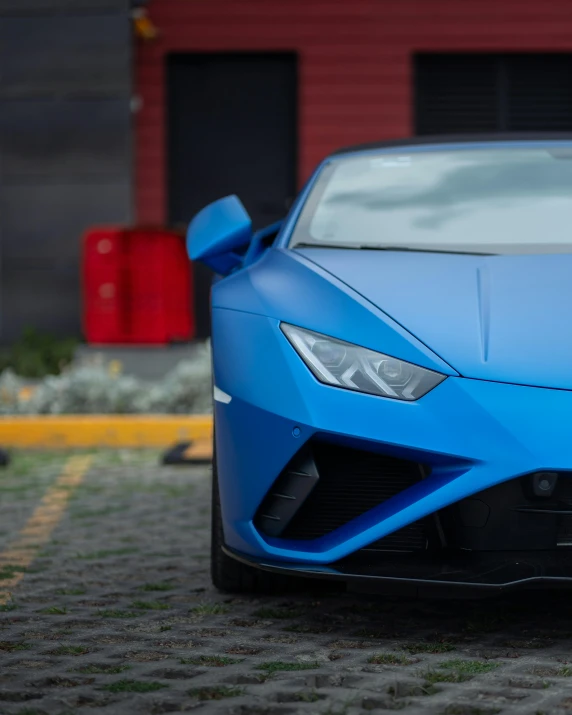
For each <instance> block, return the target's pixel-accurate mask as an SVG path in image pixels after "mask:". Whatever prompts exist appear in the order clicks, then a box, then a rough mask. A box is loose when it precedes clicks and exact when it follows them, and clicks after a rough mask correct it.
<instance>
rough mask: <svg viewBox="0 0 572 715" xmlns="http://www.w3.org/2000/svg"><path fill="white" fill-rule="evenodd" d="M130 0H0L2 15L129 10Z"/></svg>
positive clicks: (0, 13)
mask: <svg viewBox="0 0 572 715" xmlns="http://www.w3.org/2000/svg"><path fill="white" fill-rule="evenodd" d="M129 5H130V2H129V0H0V15H29V14H32V13H41V14H54V13H61V12H68V13H73V14H78V13H81V12H113V11H115V12H127V10H128V9H129Z"/></svg>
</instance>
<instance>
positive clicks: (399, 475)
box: [255, 442, 426, 551]
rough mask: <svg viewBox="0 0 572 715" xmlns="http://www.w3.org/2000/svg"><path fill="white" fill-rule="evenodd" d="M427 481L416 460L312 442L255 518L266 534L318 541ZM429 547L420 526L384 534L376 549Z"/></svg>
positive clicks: (288, 470)
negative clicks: (415, 485) (406, 490)
mask: <svg viewBox="0 0 572 715" xmlns="http://www.w3.org/2000/svg"><path fill="white" fill-rule="evenodd" d="M423 477H424V467H422V465H420V464H418V463H417V462H412V461H409V460H406V459H398V458H396V457H391V456H388V455H385V454H378V453H375V452H369V451H364V450H360V449H354V448H350V447H343V446H340V445H334V444H328V443H325V442H313V443H312V444H311V446H310V448H309V449H307V450H305V451H304V452H303V453H302V454H301V455H300V457H299V458H297V459H295V460H293V461H292V462H291V463H290V464H289V465H288V467H287V468H286V469H285V470H284V471H283V472H282V474H281V475H280V476H279V477H278V479H277V480H276V482H275V483H274V485H273V486H272V488H271V489H270V490H269V492H268V494H267V496H266V498H265V500H264V502H263V504H262V506H261V508H260V509H259V510H258V513H257V515H256V518H255V525H256V526H257V528H258V529H259V530H260V531H261V532H262V533H263V534H266V535H268V536H280V537H281V538H287V539H299V540H310V539H317V538H319V537H321V536H324V535H325V534H329V533H330V532H332V531H335V530H336V529H338V528H339V527H341V526H343V525H344V524H347V523H348V522H349V521H351V520H352V519H355V518H356V517H358V516H361V515H362V514H364V513H365V512H367V511H369V510H370V509H373V508H374V507H376V506H378V505H379V504H382V503H383V502H384V501H387V500H388V499H391V498H392V497H394V496H396V495H397V494H399V493H400V492H402V491H404V490H405V489H407V488H408V487H411V486H413V485H414V484H416V483H417V482H419V481H420V480H421V479H423ZM425 546H426V537H425V528H424V524H423V523H422V522H416V523H414V524H410V525H409V526H407V527H405V528H404V529H400V530H399V531H397V532H395V533H393V534H390V535H389V536H386V537H385V538H384V539H381V540H379V541H377V542H376V543H375V544H372V545H371V546H370V547H368V548H371V549H374V550H384V551H385V550H389V551H393V550H396V551H412V550H419V549H424V548H425Z"/></svg>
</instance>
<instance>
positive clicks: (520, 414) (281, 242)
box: [190, 139, 572, 590]
mask: <svg viewBox="0 0 572 715" xmlns="http://www.w3.org/2000/svg"><path fill="white" fill-rule="evenodd" d="M404 146H406V147H407V154H408V155H412V154H414V153H416V152H427V151H434V150H435V148H436V147H438V146H439V144H438V143H435V142H428V143H418V144H413V145H397V146H387V147H380V148H373V149H366V150H361V149H356V150H355V154H356V155H360V156H365V155H369V154H371V155H372V156H380V155H391V154H392V153H401V154H403V151H404V148H403V147H404ZM489 146H494V147H497V148H498V147H499V146H500V147H511V148H513V147H520V146H525V147H530V146H538V147H544V146H557V147H571V146H572V143H571V142H570V141H569V140H567V139H559V140H545V139H536V140H519V141H515V140H507V141H502V142H499V141H494V142H491V143H489V142H486V141H485V142H480V143H479V144H478V148H476V149H475V143H474V142H462V141H459V142H456V143H449V144H448V145H447V148H448V149H449V150H458V149H459V150H463V149H466V148H469V147H470V148H472V149H474V150H475V151H479V150H480V149H481V148H487V147H489ZM348 155H352V152H349V153H348ZM346 156H347V155H346ZM335 160H336V157H334V158H333V159H328V160H326V162H325V163H324V164H323V165H322V166H320V167H318V169H317V171H316V173H315V175H314V177H312V179H310V181H309V183H308V185H307V187H306V188H305V189H304V191H303V192H302V193H301V194H300V196H299V197H298V199H297V201H296V203H295V204H294V206H293V207H292V210H291V212H290V214H289V216H288V217H287V218H286V219H285V221H284V222H283V223H282V225H281V227H280V229H279V232H278V236H277V238H276V239H275V240H274V241H273V243H272V244H271V245H270V246H265V245H264V242H263V241H261V240H260V237H259V238H258V240H257V239H256V236H255V239H254V241H253V243H251V244H250V247H249V248H248V249H247V250H246V251H245V252H243V254H242V255H243V256H246V259H245V260H243V261H242V263H239V264H237V265H236V266H235V267H234V269H233V270H231V272H230V273H228V275H226V277H224V278H223V279H221V280H219V281H217V282H216V283H215V284H214V285H213V289H212V345H213V372H214V384H215V401H214V419H215V425H216V455H217V467H218V485H219V493H220V509H221V513H222V523H223V530H224V547H223V548H224V550H225V553H226V555H227V556H229V557H230V558H234V559H238V560H240V561H241V562H242V563H245V564H249V565H251V566H255V567H258V568H263V569H266V570H268V571H275V572H277V573H282V574H288V573H290V574H293V575H300V574H302V575H306V576H309V575H311V576H315V577H324V578H330V579H339V580H341V581H344V582H347V583H350V584H351V583H354V584H357V586H358V587H360V586H361V587H364V586H365V585H366V584H367V588H369V587H370V586H374V585H375V586H381V587H383V588H387V587H388V586H389V585H391V584H393V585H395V584H399V585H400V586H403V587H407V588H408V587H411V588H417V587H419V586H420V585H426V586H434V587H445V588H446V589H447V588H449V587H450V586H453V585H456V586H459V585H460V586H471V587H475V588H482V589H485V590H487V589H489V590H490V589H499V588H507V587H509V586H516V585H538V584H540V583H552V582H566V581H568V579H572V558H571V557H570V556H569V554H571V553H572V550H569V549H570V545H571V544H572V528H570V527H571V525H570V524H569V523H568V522H569V520H570V519H571V518H572V517H571V516H570V515H572V489H569V488H568V484H570V485H571V487H572V420H571V416H572V329H571V328H572V311H571V308H572V280H571V278H572V253H567V252H556V253H543V252H542V251H540V252H535V253H527V254H522V253H508V254H506V253H505V254H502V255H499V254H492V255H490V254H475V253H450V252H443V253H441V252H424V251H422V250H419V251H417V250H408V251H397V250H396V251H392V250H391V249H389V250H383V251H377V250H368V249H367V248H363V249H362V250H355V251H354V250H348V249H346V248H343V247H340V248H327V247H321V246H318V247H312V246H302V247H292V246H291V238H292V234H293V232H294V230H295V227H296V225H297V222H298V220H299V216H300V213H301V211H302V210H303V207H304V206H305V204H306V202H307V200H308V195H309V194H310V193H311V191H312V187H313V185H314V183H315V182H316V180H317V177H319V176H320V174H321V172H322V171H323V170H324V167H325V166H327V164H328V162H331V161H335ZM570 188H571V190H572V186H571V187H570ZM274 230H276V227H274ZM192 235H193V226H192V225H191V229H190V237H191V242H192ZM253 244H254V245H255V246H256V247H255V248H253ZM191 253H192V252H191ZM199 258H200V256H199ZM284 324H286V325H292V326H297V327H298V328H302V329H305V330H309V331H314V332H315V333H318V334H320V335H324V336H329V337H331V338H333V339H337V340H339V341H344V342H346V343H351V344H353V345H356V346H361V347H363V348H367V349H368V350H371V351H376V352H379V353H383V354H386V355H390V356H392V357H394V358H397V359H399V360H401V361H406V362H407V363H411V364H413V365H416V366H419V367H422V368H425V369H427V370H430V371H434V372H435V373H439V374H440V375H441V376H443V379H442V381H441V382H440V383H439V384H438V385H437V386H436V387H434V388H433V389H431V390H430V391H429V392H427V394H424V395H423V396H422V397H421V398H419V399H416V400H413V401H402V400H397V399H388V398H386V397H382V396H379V395H375V394H367V393H364V392H359V391H352V390H348V389H338V388H337V387H333V386H332V385H329V384H324V383H323V382H320V381H319V380H318V379H317V378H316V377H315V375H314V374H313V373H312V371H311V370H310V369H308V366H307V364H305V362H304V361H303V360H302V359H301V357H300V355H299V354H298V352H296V350H295V349H294V348H293V345H292V344H291V342H290V341H289V339H288V338H287V336H286V335H285V333H284V330H283V329H282V326H283V325H284ZM308 450H310V453H312V450H316V451H317V453H319V455H321V457H320V459H321V460H322V462H321V464H322V465H325V466H324V467H323V472H324V473H323V474H318V475H317V478H316V480H315V486H314V487H313V489H310V490H309V491H308V490H307V492H304V493H303V494H299V493H298V492H297V488H296V487H292V489H293V492H292V494H291V495H286V496H287V497H288V498H289V499H290V501H296V500H297V502H298V503H297V504H296V509H294V510H292V509H291V508H290V511H289V517H288V519H289V523H290V522H291V521H292V519H294V520H295V519H296V515H300V513H301V510H303V509H304V504H306V512H307V513H306V514H305V516H304V519H305V522H304V524H302V525H300V523H298V527H300V528H297V529H289V528H288V525H286V528H285V529H284V528H282V527H281V528H280V530H279V533H278V535H276V530H275V529H274V530H273V529H265V528H264V524H265V518H266V517H268V514H265V512H268V511H269V510H271V509H272V508H273V507H272V499H273V498H274V497H273V496H272V495H273V493H275V492H276V490H277V489H278V491H280V489H284V488H286V487H285V485H287V484H289V482H288V479H290V477H289V476H288V474H289V471H290V472H296V469H297V467H296V459H297V457H298V456H299V455H301V454H304V455H305V458H307V457H308V454H309V452H308ZM310 458H311V457H310ZM316 459H318V458H316ZM293 464H294V467H292V465H293ZM316 464H318V468H317V471H318V472H320V471H321V469H322V468H321V467H320V464H319V460H318V461H317V462H316ZM352 464H358V465H359V467H356V470H357V471H356V472H354V470H353V468H352ZM404 465H407V466H404ZM413 465H415V466H418V467H419V472H418V476H417V477H412V476H411V475H412V473H414V472H415V469H414V468H413ZM360 470H361V471H360ZM384 470H385V471H384ZM341 472H343V473H341ZM357 472H359V474H357ZM386 473H387V474H386ZM330 475H333V476H330ZM292 479H294V477H292ZM328 479H331V484H334V482H335V484H336V485H338V486H337V487H336V489H338V491H337V492H335V489H334V488H333V487H331V488H330V487H328V486H327V484H325V482H326V480H328ZM344 479H345V480H346V483H345V484H344V483H343V480H344ZM384 480H386V481H387V482H388V483H389V482H391V484H392V486H391V488H390V489H389V491H387V490H386V491H385V492H384V488H385V487H383V486H379V484H380V482H384ZM400 480H402V481H400ZM539 480H540V481H539ZM543 480H544V481H543ZM546 480H548V481H546ZM292 483H293V482H292ZM320 483H322V484H323V485H324V486H320V487H318V486H317V485H318V484H320ZM539 483H542V484H549V487H548V489H549V491H550V494H549V495H548V498H547V495H546V494H543V493H542V492H539V490H538V485H539ZM370 484H371V485H372V486H371V489H370V488H369V486H368V485H370ZM340 485H341V486H340ZM352 485H355V489H356V490H357V492H355V491H352ZM328 489H330V491H328ZM332 489H334V492H335V493H334V492H332ZM320 490H322V491H321V492H320V493H321V494H322V497H323V500H324V501H323V504H320V502H319V495H318V496H316V494H317V493H318V492H319V491H320ZM558 490H560V491H558ZM312 494H313V495H314V496H312ZM370 496H371V499H370ZM282 497H284V495H282ZM569 497H571V498H570V499H569ZM312 499H313V501H312V502H311V500H312ZM317 499H318V501H317ZM372 499H373V501H372ZM352 500H354V501H355V502H356V503H355V504H354V505H353V506H352V509H353V511H352V509H350V508H349V503H350V502H351V501H352ZM376 500H377V501H376ZM344 509H349V512H348V511H346V512H344ZM356 510H357V512H356ZM279 511H280V510H279V509H278V510H277V512H276V513H279ZM324 511H325V512H328V513H322V512H324ZM332 514H334V516H335V515H337V516H335V518H333V517H332ZM276 518H278V517H276ZM332 519H333V520H332ZM298 522H300V518H298ZM420 525H421V526H420ZM332 527H333V528H332ZM396 535H397V536H396ZM384 544H386V545H387V546H386V547H385V546H384Z"/></svg>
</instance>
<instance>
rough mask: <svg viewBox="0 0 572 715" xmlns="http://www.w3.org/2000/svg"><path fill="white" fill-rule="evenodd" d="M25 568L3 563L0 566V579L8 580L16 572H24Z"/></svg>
mask: <svg viewBox="0 0 572 715" xmlns="http://www.w3.org/2000/svg"><path fill="white" fill-rule="evenodd" d="M25 572H26V569H25V568H24V567H23V566H17V565H16V564H4V565H3V566H0V580H1V581H4V580H8V579H12V578H14V576H16V574H19V573H25Z"/></svg>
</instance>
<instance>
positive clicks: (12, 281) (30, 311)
mask: <svg viewBox="0 0 572 715" xmlns="http://www.w3.org/2000/svg"><path fill="white" fill-rule="evenodd" d="M79 290H80V283H79V276H78V274H77V271H75V270H69V269H68V270H64V269H59V270H55V269H54V268H52V267H50V268H43V267H41V266H38V267H36V268H31V267H27V268H24V269H18V268H17V267H13V266H12V267H10V269H9V270H6V271H5V275H4V276H3V279H2V293H3V296H2V298H3V305H4V307H5V312H6V318H5V329H6V333H7V335H10V334H11V335H12V339H13V338H14V337H16V336H17V335H19V334H20V332H21V330H22V329H23V328H24V327H27V326H32V327H36V328H41V329H42V330H48V331H50V332H53V333H55V334H60V335H78V334H79V332H80V322H81V319H80V315H79V313H78V312H77V311H75V310H73V311H70V305H69V303H70V296H71V295H78V294H79Z"/></svg>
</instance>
